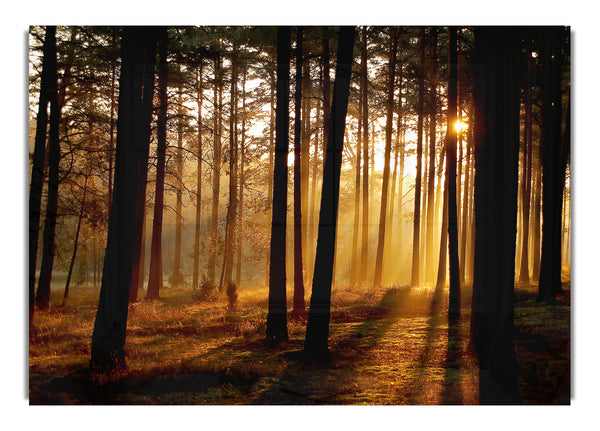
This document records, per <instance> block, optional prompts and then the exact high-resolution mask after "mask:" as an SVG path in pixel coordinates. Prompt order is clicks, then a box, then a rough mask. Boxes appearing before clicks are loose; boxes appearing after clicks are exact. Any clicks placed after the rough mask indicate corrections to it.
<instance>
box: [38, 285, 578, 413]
mask: <svg viewBox="0 0 600 431" xmlns="http://www.w3.org/2000/svg"><path fill="white" fill-rule="evenodd" d="M525 292H526V293H527V290H525ZM73 295H74V297H73V298H70V301H69V304H68V305H67V306H66V307H64V308H51V309H50V311H47V312H39V313H37V314H36V316H35V322H34V326H33V327H32V328H31V331H30V346H29V354H30V361H29V370H30V391H29V393H30V402H31V403H32V404H81V403H83V404H89V403H110V404H477V403H478V402H479V377H478V371H477V366H476V363H475V360H474V358H473V355H472V354H471V351H470V349H469V347H468V321H469V311H468V309H469V307H468V302H469V300H470V298H469V293H468V291H466V292H465V294H464V295H463V296H464V298H463V299H464V301H465V302H464V308H463V316H462V318H461V320H460V321H459V322H458V323H457V324H456V325H451V326H450V327H449V326H448V321H447V318H446V317H445V310H447V291H446V292H438V294H437V295H435V294H434V292H433V289H430V288H420V289H409V288H391V289H390V288H382V289H380V290H376V291H373V290H369V289H365V288H359V287H354V288H342V287H336V289H335V290H334V292H333V298H332V304H333V309H332V315H331V325H330V349H331V352H332V355H333V360H332V362H331V363H329V364H325V365H316V364H309V363H306V362H304V361H303V360H302V358H301V355H300V354H299V352H300V350H301V349H302V343H303V339H304V333H305V323H304V322H302V321H301V320H292V319H290V321H289V324H288V329H289V335H290V340H289V342H287V343H284V344H282V345H281V346H278V347H269V346H267V345H265V344H264V343H263V337H264V332H265V321H266V310H267V299H266V298H267V289H266V288H253V289H250V288H245V289H240V290H239V298H238V304H237V307H236V310H235V311H234V312H228V311H227V300H226V298H225V295H222V297H219V298H218V300H217V301H216V302H214V303H199V302H194V301H193V296H192V292H191V291H190V290H189V289H187V290H186V289H165V290H164V291H163V292H162V299H161V300H160V301H154V302H146V301H141V302H139V303H136V304H134V305H132V306H130V310H129V320H128V333H127V341H126V346H125V347H126V352H127V364H128V370H127V371H125V372H121V373H116V374H114V375H111V376H94V375H90V374H89V372H88V371H87V366H88V363H89V357H90V342H91V334H92V328H93V322H94V317H95V307H96V304H97V295H98V292H97V291H95V290H94V289H91V288H77V289H75V290H74V293H73ZM141 297H143V295H141ZM289 297H290V298H291V294H290V295H289ZM527 301H529V302H527ZM59 302H60V298H53V304H57V303H59ZM307 305H308V304H307ZM518 305H519V306H518V307H517V308H516V312H515V314H516V322H517V324H518V325H519V328H520V332H519V334H520V335H521V336H520V338H519V339H518V340H517V348H516V350H517V353H518V355H519V364H520V366H521V368H522V369H523V370H524V373H522V375H521V381H520V385H521V392H522V395H523V397H524V402H532V403H556V402H558V403H568V402H569V388H568V385H567V387H565V381H566V382H567V383H568V381H569V379H568V370H569V355H568V351H567V352H566V353H565V351H564V350H565V346H568V345H569V330H568V329H569V313H568V311H569V309H570V308H569V306H568V304H562V305H557V306H553V307H554V308H552V309H550V308H543V307H542V306H539V305H538V304H537V303H535V302H533V303H532V302H531V301H530V300H529V299H527V298H525V300H524V302H522V303H521V302H520V303H519V304H518ZM549 313H551V315H552V318H553V319H554V321H555V322H556V324H551V325H546V326H545V327H544V328H545V329H543V330H541V331H540V330H539V327H540V322H541V321H545V322H546V323H547V319H548V317H549ZM523 334H525V335H523ZM527 334H530V336H528V335H527ZM540 337H542V338H540ZM547 342H548V343H549V344H547ZM567 350H568V349H567ZM557 351H558V352H559V354H558V355H557V354H556V352H557ZM544 361H545V362H544ZM540 362H543V363H545V364H547V366H546V367H545V368H546V371H545V372H544V373H540V372H539V367H536V365H538V364H539V363H540ZM565 370H566V371H565ZM565 372H566V374H565ZM556 376H559V378H556ZM565 376H566V377H565ZM565 378H566V380H565ZM549 382H550V383H549ZM540 388H544V389H540ZM549 388H550V389H549Z"/></svg>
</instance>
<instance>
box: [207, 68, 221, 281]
mask: <svg viewBox="0 0 600 431" xmlns="http://www.w3.org/2000/svg"><path fill="white" fill-rule="evenodd" d="M221 63H222V59H221V57H220V56H219V57H218V58H217V59H216V60H215V83H214V93H213V95H214V98H213V104H214V106H215V108H214V121H213V130H214V131H215V133H213V138H214V140H213V170H212V210H211V217H210V220H211V231H210V252H209V255H208V281H209V282H210V283H212V284H214V282H215V272H216V258H217V248H218V245H219V237H218V235H219V230H218V227H219V226H218V224H219V197H220V196H219V195H220V188H221V102H222V76H221Z"/></svg>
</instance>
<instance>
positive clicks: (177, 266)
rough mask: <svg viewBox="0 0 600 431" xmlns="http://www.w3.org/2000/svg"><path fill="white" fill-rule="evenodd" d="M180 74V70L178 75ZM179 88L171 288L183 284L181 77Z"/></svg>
mask: <svg viewBox="0 0 600 431" xmlns="http://www.w3.org/2000/svg"><path fill="white" fill-rule="evenodd" d="M180 74H181V70H180V71H179V73H178V75H180ZM178 79H179V80H180V83H179V88H178V91H177V151H176V153H175V163H176V165H177V178H176V183H177V188H176V189H175V198H176V201H175V252H174V253H173V275H172V277H171V284H172V286H174V287H175V286H179V285H181V283H182V282H183V274H182V273H181V225H182V220H183V214H182V208H183V199H182V198H183V192H182V190H181V188H182V187H183V118H182V117H183V92H182V88H181V76H178Z"/></svg>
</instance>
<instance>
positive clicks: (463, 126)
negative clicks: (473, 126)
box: [454, 120, 469, 133]
mask: <svg viewBox="0 0 600 431" xmlns="http://www.w3.org/2000/svg"><path fill="white" fill-rule="evenodd" d="M468 127H469V125H468V124H467V123H464V122H462V121H460V120H456V123H454V129H455V130H456V132H457V133H460V132H462V131H463V130H467V128H468Z"/></svg>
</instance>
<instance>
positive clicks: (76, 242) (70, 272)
mask: <svg viewBox="0 0 600 431" xmlns="http://www.w3.org/2000/svg"><path fill="white" fill-rule="evenodd" d="M88 179H89V176H86V177H85V183H84V184H83V197H82V198H81V210H80V211H79V217H78V218H77V229H76V230H75V241H73V254H72V255H71V262H70V263H69V271H68V272H67V281H66V282H65V291H64V293H63V300H62V304H61V307H64V306H65V305H67V298H68V297H69V287H70V285H71V276H72V275H73V267H74V266H75V258H76V257H77V246H78V245H79V233H80V232H81V222H82V220H83V214H84V211H85V196H86V194H87V182H88Z"/></svg>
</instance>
